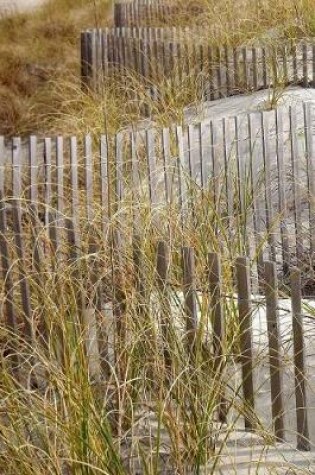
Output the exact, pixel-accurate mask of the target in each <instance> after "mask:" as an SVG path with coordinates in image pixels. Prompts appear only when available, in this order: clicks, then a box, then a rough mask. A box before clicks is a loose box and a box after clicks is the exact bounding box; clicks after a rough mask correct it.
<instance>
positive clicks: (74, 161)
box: [70, 137, 80, 249]
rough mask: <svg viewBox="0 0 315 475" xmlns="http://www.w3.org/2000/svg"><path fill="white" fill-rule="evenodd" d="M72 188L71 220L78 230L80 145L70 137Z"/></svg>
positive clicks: (77, 239)
mask: <svg viewBox="0 0 315 475" xmlns="http://www.w3.org/2000/svg"><path fill="white" fill-rule="evenodd" d="M70 186H71V219H72V220H73V225H74V228H75V229H78V222H79V210H80V199H79V181H78V144H77V138H76V137H70ZM75 238H76V242H75V245H76V247H77V248H78V249H79V248H80V242H79V235H78V233H76V234H75Z"/></svg>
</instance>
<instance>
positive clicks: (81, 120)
mask: <svg viewBox="0 0 315 475" xmlns="http://www.w3.org/2000/svg"><path fill="white" fill-rule="evenodd" d="M185 1H188V0H185ZM109 3H110V2H109V1H108V0H99V1H84V0H82V1H80V0H51V1H49V2H48V4H47V5H46V6H44V7H43V8H42V9H40V10H39V11H38V12H36V13H34V14H32V15H30V14H23V15H17V16H13V17H9V18H4V19H2V20H1V23H0V44H1V45H0V132H1V133H3V134H8V135H12V134H28V133H30V132H32V133H34V132H36V133H44V132H45V134H47V135H48V134H57V133H62V134H63V135H69V134H78V135H79V134H82V133H84V132H87V131H92V132H94V133H99V132H100V131H103V130H104V129H106V130H107V131H108V132H114V131H116V130H118V129H120V128H121V127H123V126H126V125H130V124H131V123H133V122H136V121H138V120H139V105H138V104H130V103H128V102H126V100H125V96H124V94H122V92H123V91H124V90H125V89H126V87H128V88H130V90H135V89H136V90H137V91H138V94H139V95H140V96H141V95H142V100H143V101H146V100H147V99H146V96H145V91H144V90H143V86H142V85H141V84H140V82H139V80H138V78H135V77H132V76H130V81H129V83H128V84H127V85H124V84H123V85H121V84H118V83H117V82H115V81H112V80H110V79H109V80H108V81H107V82H106V84H105V87H104V89H103V91H101V93H100V94H96V93H94V94H92V93H91V94H89V93H87V92H84V91H83V90H82V88H81V84H80V78H79V41H78V38H79V32H80V30H81V29H82V28H87V27H90V26H99V25H101V26H104V25H106V24H110V22H111V18H110V6H109ZM181 3H182V4H184V2H181ZM240 4H241V5H240ZM196 5H197V6H196V12H198V8H199V5H201V6H202V8H205V13H202V14H198V13H197V16H196V19H195V20H196V23H202V24H204V25H205V31H212V30H211V29H212V26H213V25H215V27H216V30H217V36H215V37H211V38H212V41H213V43H216V42H218V41H220V42H221V41H223V42H226V43H228V44H233V45H234V44H241V43H244V42H246V41H252V40H255V39H257V38H260V37H261V36H264V37H266V38H271V37H276V38H279V39H280V38H281V37H296V36H301V37H304V36H312V35H313V32H314V30H315V13H314V12H315V8H314V7H315V0H312V1H311V0H300V1H298V0H296V1H295V0H283V1H280V0H279V1H277V2H275V1H274V0H266V1H264V0H262V1H258V0H257V1H249V0H247V1H246V0H240V1H238V2H236V1H234V0H223V1H216V0H209V1H207V2H206V0H200V1H198V4H197V2H196ZM171 20H172V23H173V21H174V18H172V19H171ZM176 24H178V25H184V24H189V19H188V18H187V16H186V15H185V12H184V10H183V12H182V13H181V14H179V15H177V16H176ZM207 28H208V30H207ZM192 83H193V81H189V80H188V81H183V83H182V84H181V86H180V87H179V88H178V89H177V90H176V91H174V90H173V89H171V88H170V89H169V90H167V84H166V86H165V88H166V89H165V91H164V97H165V100H164V102H163V103H162V105H160V106H157V105H156V104H152V103H150V102H148V104H147V105H148V106H149V107H150V108H156V109H155V111H154V113H155V117H156V120H157V121H158V122H159V123H162V124H166V123H169V122H170V121H176V122H180V121H181V119H182V116H183V109H184V106H185V105H186V104H187V102H190V103H194V102H197V101H198V99H199V92H198V91H196V88H195V84H194V86H192ZM65 155H66V154H65ZM175 155H176V154H175ZM175 155H174V156H175ZM66 158H67V156H66ZM144 158H145V157H144ZM97 179H99V176H97ZM211 186H212V185H211V184H210V185H209V189H211ZM192 188H193V185H192ZM70 191H71V190H70V187H69V196H70ZM193 191H194V190H193ZM197 191H198V190H197ZM199 191H200V190H199ZM192 193H193V192H192ZM83 194H84V191H83V192H82V195H83ZM109 195H110V193H109ZM235 195H237V193H235ZM192 197H193V199H195V202H198V204H197V205H196V210H195V211H196V212H195V214H194V216H193V218H194V219H195V220H196V221H198V226H196V225H192V226H191V227H190V228H189V229H188V230H187V232H186V233H185V234H183V233H182V231H181V229H180V219H179V216H178V214H176V215H175V213H173V214H172V213H171V212H169V214H168V210H166V213H165V216H163V214H161V215H160V216H159V222H158V226H156V222H155V221H154V219H153V217H152V214H151V213H150V209H149V206H147V207H146V203H143V202H142V201H141V204H139V203H136V204H135V203H134V202H133V201H132V198H131V199H130V202H129V203H126V205H125V209H124V210H120V213H117V214H116V215H115V213H113V216H112V222H110V223H108V224H109V227H107V228H106V230H107V232H108V234H107V235H106V236H104V235H103V225H104V223H102V219H101V209H100V206H98V207H97V206H95V209H94V212H95V215H96V218H95V222H94V223H93V226H92V227H91V228H90V226H89V223H87V220H86V219H85V220H84V219H81V221H80V226H79V228H80V232H81V238H82V241H83V244H84V248H83V252H82V254H81V255H79V256H76V255H74V254H75V252H76V250H75V246H73V242H72V241H71V239H69V240H68V244H65V245H64V247H63V254H62V259H61V261H59V260H58V259H56V255H55V254H54V248H53V243H52V242H50V241H49V232H48V231H47V228H44V226H43V225H42V223H41V222H38V223H37V224H38V228H36V227H34V226H31V225H29V227H28V228H27V223H28V224H29V218H28V217H25V221H24V225H25V228H24V230H26V233H25V234H26V240H27V244H28V246H30V243H32V245H34V242H36V243H37V242H39V243H40V245H41V249H44V250H45V259H44V258H43V259H42V261H41V265H40V268H39V269H37V272H34V259H35V257H34V255H35V252H34V246H33V247H31V248H28V249H27V263H26V269H27V272H26V275H24V276H22V278H21V275H19V274H18V270H19V269H18V266H17V264H18V262H19V259H18V256H17V252H16V246H15V245H14V244H13V237H12V236H13V234H14V233H12V234H11V235H10V236H9V240H8V242H9V252H10V256H11V258H12V263H13V267H12V269H13V271H12V273H13V276H14V278H15V292H17V293H18V294H19V291H18V290H17V289H18V287H19V286H20V285H21V281H22V282H23V281H26V282H27V283H28V285H29V288H30V292H31V296H32V298H31V304H32V325H33V327H34V329H36V332H34V335H33V336H34V339H33V340H32V341H31V342H30V341H29V340H27V339H25V338H24V337H23V333H21V332H20V333H19V335H22V336H21V338H18V337H16V335H12V334H11V333H10V330H9V329H8V327H7V325H6V322H4V323H5V324H4V325H3V324H1V325H0V341H1V342H2V346H1V352H2V354H1V358H0V380H1V385H0V402H1V404H0V418H1V419H0V423H1V429H0V473H5V474H6V475H16V474H21V475H34V474H35V475H39V474H45V475H46V474H54V475H56V474H58V475H68V474H69V475H72V474H73V475H94V474H95V475H97V474H104V475H108V474H111V475H120V474H121V475H123V474H126V475H127V474H132V475H135V474H138V473H141V474H145V475H158V474H162V473H163V471H162V470H163V468H165V467H167V468H168V469H169V472H165V473H169V474H178V475H187V474H188V473H189V474H190V473H193V474H200V473H202V467H203V466H204V465H205V464H206V463H208V462H210V468H209V469H208V470H207V472H206V473H207V474H211V473H213V470H214V466H213V464H214V465H215V464H216V463H217V461H218V460H217V459H215V458H214V457H213V454H214V450H215V444H214V437H215V436H216V435H217V428H218V424H214V419H215V418H216V417H217V402H218V400H219V399H220V397H221V396H222V388H223V387H224V390H225V386H226V384H227V383H228V384H230V385H232V383H231V379H230V374H229V371H232V372H235V368H236V366H234V365H237V364H238V362H239V358H238V357H239V354H238V352H239V333H240V332H239V326H238V312H237V309H236V306H235V305H234V303H233V302H234V301H233V299H229V296H231V295H232V294H233V292H234V290H235V288H234V287H233V278H232V274H231V267H232V265H233V263H234V260H235V257H236V256H237V255H238V253H239V252H240V249H241V246H240V240H239V239H238V236H237V237H236V238H235V239H234V240H231V237H230V236H229V235H228V233H227V230H226V222H225V220H226V217H225V220H224V219H221V217H220V216H217V214H216V203H215V202H214V201H213V197H212V192H211V190H210V192H209V193H205V196H204V201H202V200H201V199H199V198H200V193H197V192H196V195H193V194H192ZM196 197H197V198H196ZM54 198H55V196H54ZM81 198H82V199H81V205H82V203H84V205H82V207H83V206H85V201H84V200H85V196H81ZM198 200H199V201H198ZM0 203H1V204H2V203H3V200H0ZM28 205H29V203H27V202H25V203H23V208H25V209H26V210H28V211H29V208H28ZM68 205H69V203H67V204H66V206H65V208H67V211H68ZM138 205H139V209H141V206H142V212H143V216H142V220H141V223H140V224H141V226H140V225H139V222H138V227H137V229H136V231H137V233H138V235H140V239H139V236H136V237H138V239H139V240H138V241H137V240H136V239H133V238H134V237H135V236H133V231H134V229H133V227H132V225H131V224H130V223H131V221H132V220H133V219H134V217H135V214H136V211H137V209H138V208H137V206H138ZM41 206H42V204H41ZM250 206H251V204H250V203H249V205H248V207H249V208H250ZM113 208H114V206H113ZM1 209H2V208H1V206H0V212H1ZM9 209H10V208H9ZM235 209H237V204H236V206H235ZM50 211H52V213H54V212H55V210H50ZM77 211H78V213H80V212H81V210H77ZM26 214H27V213H26ZM236 214H237V211H236ZM126 216H127V218H128V219H127V218H126ZM164 218H165V221H164ZM237 218H238V219H239V218H240V217H239V216H237ZM161 222H163V223H165V228H164V231H165V229H166V233H165V234H164V235H162V233H161V234H159V233H160V232H161V228H162V226H161ZM240 222H241V219H240V220H239V221H238V224H239V226H238V227H237V226H236V229H237V231H238V233H239V234H241V233H243V232H244V233H245V231H246V230H245V229H243V228H242V227H241V225H240ZM117 223H118V225H121V223H122V226H121V227H123V226H124V227H125V229H124V230H123V231H124V233H123V234H122V236H123V237H125V240H123V243H122V248H119V252H117V242H118V241H119V240H117V239H116V240H115V238H117V234H116V225H117ZM10 225H11V222H9V227H8V231H7V232H8V233H9V232H10V231H9V230H10V229H11V227H10ZM118 225H117V227H118ZM67 231H68V235H67V236H66V237H67V238H69V229H67ZM91 231H92V232H91ZM169 231H170V232H171V237H172V245H173V247H172V251H173V253H172V273H171V275H170V276H169V280H168V285H166V286H164V287H163V286H161V283H160V282H159V280H158V278H157V274H156V260H157V254H156V244H157V242H156V241H157V239H158V238H161V237H165V235H166V234H167V232H169ZM11 232H12V229H11ZM59 232H61V233H64V237H65V235H66V233H65V232H64V229H62V230H59ZM32 233H35V234H36V233H38V235H37V236H36V237H37V238H38V241H36V240H35V239H31V240H29V236H30V235H31V236H32V238H33V234H32ZM0 234H1V233H0ZM235 234H237V233H235ZM1 235H2V234H1ZM50 236H51V234H50ZM91 237H92V238H93V239H92V247H89V240H90V239H91ZM264 238H265V240H266V241H267V238H268V236H265V237H264ZM139 241H140V243H139ZM183 243H184V244H188V245H193V246H194V248H195V249H196V255H197V258H198V260H197V275H198V282H197V283H198V285H199V288H200V289H201V292H200V293H199V304H200V308H199V310H200V313H199V316H200V322H201V324H200V325H199V327H198V331H197V336H196V342H195V343H196V346H195V348H194V349H195V350H196V352H195V354H194V356H193V357H192V356H191V354H190V350H189V349H188V351H187V345H186V342H187V339H186V338H185V337H183V334H184V333H185V323H186V318H187V312H186V313H185V311H184V309H183V305H182V298H183V296H182V292H181V289H182V287H181V283H182V280H183V273H182V264H181V262H182V260H181V253H180V245H181V244H183ZM90 244H91V243H90ZM113 244H115V246H116V247H115V246H113ZM135 244H136V246H135ZM68 245H69V247H68ZM93 246H94V247H93ZM222 249H224V252H223V251H222ZM209 250H211V251H217V252H222V254H224V255H223V259H222V262H223V282H224V288H223V291H224V296H223V298H222V302H221V303H222V304H223V307H224V309H225V310H226V319H227V327H228V332H227V337H226V341H225V342H224V343H225V351H226V355H228V358H227V359H226V360H225V361H224V364H223V366H224V371H223V372H222V373H221V372H220V371H218V368H215V365H214V358H213V354H212V353H211V350H210V348H211V345H210V344H209V338H210V339H211V323H212V322H213V315H214V308H213V307H212V306H211V305H210V297H209V292H208V280H207V279H208V275H207V270H206V266H205V261H206V259H207V253H208V252H209ZM113 251H114V252H113ZM58 256H59V254H58ZM118 257H119V259H118ZM31 269H32V270H31ZM95 269H96V270H95ZM30 270H31V271H30ZM93 279H94V280H93ZM95 279H96V280H95ZM6 283H7V282H5V281H3V280H2V281H1V296H2V297H3V296H4V295H5V293H6V291H7V287H5V285H6ZM91 284H92V285H91ZM112 284H114V285H112ZM178 289H180V290H178ZM114 291H115V292H114ZM7 297H8V295H7ZM3 302H4V303H6V302H7V300H5V299H3ZM22 303H23V302H22ZM22 303H21V302H20V301H19V300H18V302H17V303H16V304H15V305H16V306H15V311H16V315H17V316H18V324H19V328H20V329H21V328H23V325H22V323H23V322H24V323H25V313H24V308H22ZM105 304H107V307H106V305H105ZM108 307H109V308H112V307H114V314H113V313H111V310H108ZM2 310H3V309H2ZM87 315H90V316H91V315H92V316H93V318H94V317H95V318H96V319H97V329H98V331H99V334H100V338H99V340H98V343H99V346H100V348H99V349H98V350H99V351H100V352H101V359H100V361H101V369H100V368H96V369H95V366H93V365H92V366H93V368H92V369H91V354H88V349H87V341H88V340H90V339H91V335H90V332H91V328H90V325H89V324H88V323H87V322H88V320H87V317H86V316H87ZM174 316H176V318H177V321H176V323H177V327H176V325H175V318H174ZM113 317H114V318H113ZM43 327H44V331H45V332H46V333H44V334H45V336H46V337H47V340H46V342H45V344H43V339H42V335H41V331H43ZM109 327H110V328H109ZM166 327H167V334H165V328H166ZM178 327H180V328H181V331H179V329H178ZM209 328H210V331H209ZM94 330H95V328H94V329H93V328H92V332H93V331H94ZM122 330H125V333H124V332H123V331H122ZM163 332H164V333H163ZM108 334H109V335H111V337H113V335H114V337H113V341H110V344H109V345H107V344H108V341H107V336H108ZM47 335H48V336H47ZM186 336H187V335H186ZM12 350H13V351H12ZM108 353H111V354H110V355H109V354H108ZM14 354H16V355H18V359H19V363H20V368H19V370H20V371H19V373H20V374H19V376H21V375H22V376H21V378H20V379H19V378H16V377H15V376H16V373H15V374H14V373H13V376H12V364H13V365H14V363H15V361H14V357H13V356H14ZM93 356H94V357H95V354H94V355H92V359H93ZM97 357H99V355H98V354H97ZM34 361H35V362H36V365H35V366H34ZM227 361H228V362H229V364H228V365H226V362H227ZM94 362H95V361H94ZM98 362H99V360H98ZM100 372H101V377H100ZM35 383H37V384H35ZM240 391H241V389H240V386H239V385H236V387H235V388H233V391H231V395H229V397H228V399H227V402H228V405H230V406H231V407H232V406H233V408H234V411H235V414H236V419H238V418H240V417H241V416H243V415H244V413H247V415H248V417H252V418H253V422H254V423H255V424H256V425H257V427H258V430H259V431H260V433H261V434H262V435H263V436H264V437H265V440H266V441H270V440H271V435H270V433H269V432H268V433H266V431H265V430H264V429H263V427H262V426H261V425H260V422H259V421H258V420H257V419H256V418H255V416H254V415H253V414H248V408H247V407H246V406H245V407H244V405H243V404H240V402H239V399H238V397H237V395H238V394H239V393H240ZM234 424H235V419H234V420H233V422H232V423H231V424H230V425H229V426H228V427H227V428H226V432H227V433H229V432H231V431H233V429H234ZM222 447H223V448H224V443H223V444H222ZM216 449H217V452H218V446H217V447H216ZM219 450H220V448H219ZM236 470H237V469H236ZM289 470H290V469H288V472H287V473H289ZM232 473H233V472H232ZM235 473H237V472H235ZM290 473H291V471H290ZM292 473H295V472H292ZM297 473H302V472H297ZM304 473H305V474H310V473H311V472H308V471H305V472H304Z"/></svg>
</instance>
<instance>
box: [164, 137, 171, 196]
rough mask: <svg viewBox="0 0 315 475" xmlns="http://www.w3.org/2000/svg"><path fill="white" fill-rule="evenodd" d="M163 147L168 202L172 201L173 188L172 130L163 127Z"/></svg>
mask: <svg viewBox="0 0 315 475" xmlns="http://www.w3.org/2000/svg"><path fill="white" fill-rule="evenodd" d="M162 149H163V167H164V187H165V199H166V203H167V204H171V202H172V194H171V193H172V188H171V176H170V175H171V144H170V130H169V129H168V128H163V130H162Z"/></svg>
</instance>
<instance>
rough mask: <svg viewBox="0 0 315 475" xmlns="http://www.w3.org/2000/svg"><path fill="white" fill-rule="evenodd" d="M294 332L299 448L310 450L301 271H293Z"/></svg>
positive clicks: (292, 303)
mask: <svg viewBox="0 0 315 475" xmlns="http://www.w3.org/2000/svg"><path fill="white" fill-rule="evenodd" d="M291 305H292V333H293V345H294V372H295V400H296V424H297V449H298V450H304V451H309V450H310V449H311V448H310V440H309V430H308V417H307V400H306V369H305V361H304V359H305V355H304V352H305V350H304V336H303V320H302V292H301V271H300V270H299V269H296V268H295V269H293V270H292V272H291Z"/></svg>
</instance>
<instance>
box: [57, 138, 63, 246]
mask: <svg viewBox="0 0 315 475" xmlns="http://www.w3.org/2000/svg"><path fill="white" fill-rule="evenodd" d="M63 147H64V144H63V137H57V139H56V174H57V177H56V178H57V211H58V216H57V218H58V219H57V223H56V224H57V228H58V229H57V246H58V247H60V245H61V242H60V239H61V233H62V228H63V223H64V199H65V196H64V156H63V152H64V151H63Z"/></svg>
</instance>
